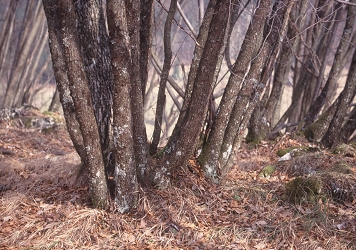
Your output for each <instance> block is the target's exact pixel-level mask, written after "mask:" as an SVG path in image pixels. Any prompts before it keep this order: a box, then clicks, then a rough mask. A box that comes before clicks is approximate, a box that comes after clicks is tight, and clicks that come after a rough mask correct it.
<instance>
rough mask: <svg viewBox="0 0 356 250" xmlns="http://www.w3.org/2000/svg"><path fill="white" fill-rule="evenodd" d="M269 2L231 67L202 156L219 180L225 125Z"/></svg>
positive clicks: (210, 174)
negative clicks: (219, 162) (219, 161)
mask: <svg viewBox="0 0 356 250" xmlns="http://www.w3.org/2000/svg"><path fill="white" fill-rule="evenodd" d="M270 3H271V2H270V1H269V0H267V1H261V4H260V7H259V8H258V9H257V10H256V14H255V16H254V20H253V22H252V23H251V25H250V27H249V29H248V31H247V34H246V36H245V39H244V42H243V44H242V46H241V50H240V54H239V56H238V58H237V59H236V63H235V65H234V67H233V69H232V72H233V74H232V75H231V76H230V78H229V81H228V83H227V85H226V88H225V91H224V95H223V97H222V100H221V102H220V105H219V110H218V113H217V115H216V118H215V121H214V125H213V127H212V130H211V132H210V135H209V138H208V141H207V144H206V145H205V146H204V148H203V150H202V153H201V155H200V156H199V162H200V164H201V165H202V168H203V171H204V173H205V175H206V176H207V177H208V178H210V179H211V180H212V181H214V182H218V175H219V174H218V172H219V171H218V159H219V154H220V147H221V144H222V142H223V138H224V133H225V129H226V126H227V124H228V122H229V114H230V113H231V110H232V108H233V106H234V104H235V102H236V99H237V97H238V93H239V88H240V85H241V82H242V80H243V79H244V75H245V73H246V70H247V68H248V65H249V64H250V63H251V60H252V59H253V58H254V57H255V56H256V54H257V52H258V49H259V46H260V44H261V42H262V38H263V32H262V31H263V29H264V24H265V18H266V17H267V16H268V14H269V11H270V10H269V8H270ZM251 41H253V42H251Z"/></svg>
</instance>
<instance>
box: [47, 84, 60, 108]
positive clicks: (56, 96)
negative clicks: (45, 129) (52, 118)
mask: <svg viewBox="0 0 356 250" xmlns="http://www.w3.org/2000/svg"><path fill="white" fill-rule="evenodd" d="M60 108H61V101H60V98H59V91H58V88H57V87H56V90H55V92H54V94H53V97H52V101H51V103H50V105H49V108H48V111H51V112H58V111H59V110H60Z"/></svg>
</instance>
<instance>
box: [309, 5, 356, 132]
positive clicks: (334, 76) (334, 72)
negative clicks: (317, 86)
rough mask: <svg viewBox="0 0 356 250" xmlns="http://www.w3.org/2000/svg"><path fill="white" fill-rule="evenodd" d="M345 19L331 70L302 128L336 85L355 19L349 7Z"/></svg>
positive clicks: (319, 108)
mask: <svg viewBox="0 0 356 250" xmlns="http://www.w3.org/2000/svg"><path fill="white" fill-rule="evenodd" d="M341 11H342V10H339V12H338V17H339V13H340V12H341ZM346 20H347V21H346V25H345V27H344V31H343V34H342V37H341V39H340V43H339V46H338V48H337V50H336V54H335V58H334V61H333V64H332V67H331V70H330V73H329V77H328V80H327V81H326V83H325V85H324V87H323V89H322V90H321V93H320V94H319V96H318V97H317V98H316V99H315V101H314V102H313V104H312V105H311V106H310V108H309V111H308V113H307V115H306V116H305V118H304V125H303V127H304V128H307V127H308V126H309V125H311V124H312V123H313V122H314V121H315V119H316V116H317V115H318V114H319V112H320V111H321V109H322V107H323V106H324V104H325V102H326V97H327V95H328V93H329V92H330V88H331V86H333V85H336V83H337V80H338V79H339V76H340V72H341V70H342V68H343V64H342V62H343V60H344V58H345V53H346V51H347V48H348V47H349V42H350V39H351V35H352V32H350V30H352V27H353V25H354V23H355V20H356V16H355V13H354V11H352V9H351V8H349V9H348V14H347V19H346Z"/></svg>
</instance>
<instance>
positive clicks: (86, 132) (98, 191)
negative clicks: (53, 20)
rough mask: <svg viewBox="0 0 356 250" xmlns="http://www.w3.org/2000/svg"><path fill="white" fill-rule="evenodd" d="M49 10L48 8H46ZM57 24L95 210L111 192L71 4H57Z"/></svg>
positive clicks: (64, 2) (64, 0) (66, 2)
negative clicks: (81, 137)
mask: <svg viewBox="0 0 356 250" xmlns="http://www.w3.org/2000/svg"><path fill="white" fill-rule="evenodd" d="M47 6H48V5H47ZM53 6H57V7H58V9H57V11H58V21H59V23H60V24H61V27H60V28H61V30H62V31H61V32H62V37H61V40H60V41H61V44H62V48H63V55H64V61H65V68H66V70H67V76H68V82H69V90H70V94H71V96H72V99H73V103H74V108H75V114H76V117H77V120H78V123H79V127H80V131H81V132H82V136H83V144H84V151H85V159H86V162H85V163H86V164H87V165H88V169H89V193H90V197H91V201H92V203H93V206H94V207H97V208H105V207H106V206H107V205H108V200H107V199H108V190H107V184H106V178H105V172H104V162H103V156H102V151H101V145H100V137H99V133H98V127H97V124H96V121H95V116H94V109H93V105H92V101H91V94H90V90H89V86H88V81H87V78H86V74H85V72H84V64H83V61H82V57H81V48H80V45H79V44H80V43H79V37H78V34H77V30H76V20H77V18H76V14H75V12H74V6H73V3H72V1H71V0H63V1H57V3H56V4H55V5H51V7H50V8H54V7H53Z"/></svg>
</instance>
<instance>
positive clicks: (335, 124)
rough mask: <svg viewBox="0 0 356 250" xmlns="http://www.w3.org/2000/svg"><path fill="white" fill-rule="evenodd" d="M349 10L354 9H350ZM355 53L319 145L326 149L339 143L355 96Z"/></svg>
mask: <svg viewBox="0 0 356 250" xmlns="http://www.w3.org/2000/svg"><path fill="white" fill-rule="evenodd" d="M349 7H350V8H355V7H351V6H349ZM355 90H356V53H354V55H353V58H352V62H351V66H350V72H349V74H348V76H347V80H346V85H345V87H344V90H343V91H342V92H341V93H340V95H339V97H338V98H337V100H336V101H335V102H337V108H336V111H335V113H334V116H333V118H332V120H331V122H330V124H329V128H328V130H327V132H326V133H325V135H324V137H323V139H322V140H321V143H322V144H324V145H325V146H327V147H332V146H334V145H336V144H337V143H339V142H340V140H341V138H340V131H341V127H342V125H343V123H344V118H345V116H346V115H347V112H348V110H349V106H350V104H351V101H352V100H353V98H354V97H355V94H356V91H355Z"/></svg>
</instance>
